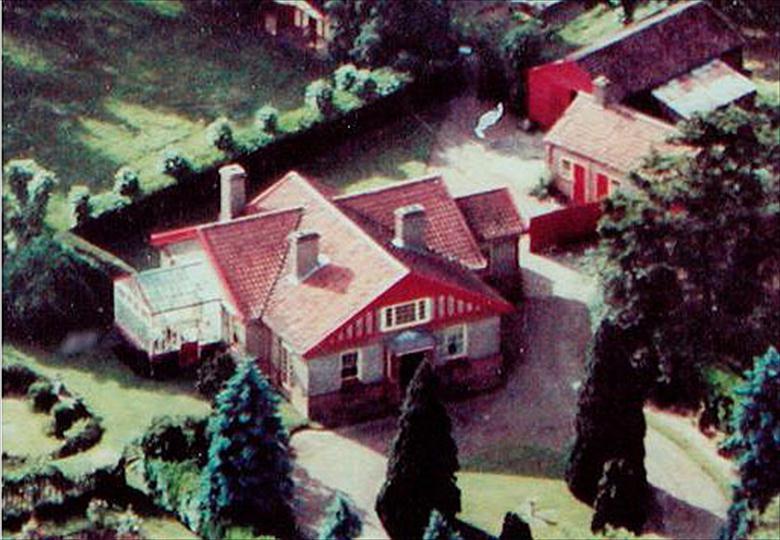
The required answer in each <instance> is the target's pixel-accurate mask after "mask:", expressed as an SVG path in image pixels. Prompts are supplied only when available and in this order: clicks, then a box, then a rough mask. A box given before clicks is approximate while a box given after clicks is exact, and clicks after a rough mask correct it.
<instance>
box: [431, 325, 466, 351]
mask: <svg viewBox="0 0 780 540" xmlns="http://www.w3.org/2000/svg"><path fill="white" fill-rule="evenodd" d="M437 349H438V350H437V353H438V356H439V358H457V357H459V356H464V355H465V354H466V325H465V324H459V325H458V326H451V327H449V328H445V329H444V331H443V332H442V333H441V339H440V341H439V345H438V348H437Z"/></svg>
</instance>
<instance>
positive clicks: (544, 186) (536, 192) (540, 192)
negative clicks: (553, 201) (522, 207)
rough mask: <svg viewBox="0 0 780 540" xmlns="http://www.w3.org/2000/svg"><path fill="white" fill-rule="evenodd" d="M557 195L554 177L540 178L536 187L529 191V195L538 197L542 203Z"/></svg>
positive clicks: (545, 176)
mask: <svg viewBox="0 0 780 540" xmlns="http://www.w3.org/2000/svg"><path fill="white" fill-rule="evenodd" d="M554 193H555V182H554V180H553V178H552V176H549V175H543V176H540V177H539V180H538V181H537V182H536V185H535V186H534V187H533V188H532V189H531V191H529V193H528V194H529V195H531V196H532V197H536V198H537V199H539V200H540V201H543V200H545V199H549V198H551V197H552V196H553V194H554Z"/></svg>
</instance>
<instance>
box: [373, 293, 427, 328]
mask: <svg viewBox="0 0 780 540" xmlns="http://www.w3.org/2000/svg"><path fill="white" fill-rule="evenodd" d="M431 303H432V301H431V299H430V298H420V299H419V300H414V301H413V302H405V303H403V304H395V305H393V306H389V307H386V308H383V310H382V311H383V314H382V330H383V331H385V332H386V331H388V330H394V329H397V328H405V327H407V326H414V325H416V324H422V323H426V322H428V321H430V320H431V315H432V309H431Z"/></svg>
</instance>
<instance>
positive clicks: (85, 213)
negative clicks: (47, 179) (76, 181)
mask: <svg viewBox="0 0 780 540" xmlns="http://www.w3.org/2000/svg"><path fill="white" fill-rule="evenodd" d="M91 197H92V195H91V194H90V192H89V188H88V187H87V186H84V185H75V186H73V187H72V188H70V191H69V192H68V199H69V200H70V204H71V208H72V210H73V220H74V222H75V224H76V225H81V224H83V223H86V222H87V221H88V220H89V218H90V217H92V200H91Z"/></svg>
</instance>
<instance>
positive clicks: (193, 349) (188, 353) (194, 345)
mask: <svg viewBox="0 0 780 540" xmlns="http://www.w3.org/2000/svg"><path fill="white" fill-rule="evenodd" d="M197 361H198V342H197V341H189V342H186V343H182V344H181V349H179V367H188V366H191V365H192V364H194V363H196V362H197Z"/></svg>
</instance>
